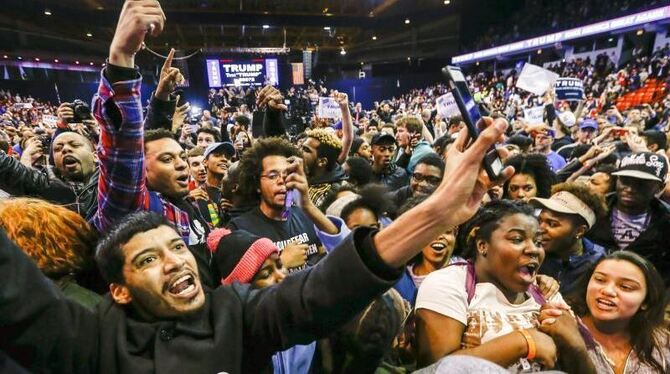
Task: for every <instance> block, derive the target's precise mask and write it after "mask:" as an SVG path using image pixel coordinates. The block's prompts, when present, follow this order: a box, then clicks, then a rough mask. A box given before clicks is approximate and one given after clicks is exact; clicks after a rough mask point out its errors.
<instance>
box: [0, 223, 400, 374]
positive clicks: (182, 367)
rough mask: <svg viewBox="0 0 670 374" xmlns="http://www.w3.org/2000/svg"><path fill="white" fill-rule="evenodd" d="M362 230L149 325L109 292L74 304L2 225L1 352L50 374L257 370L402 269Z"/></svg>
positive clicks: (348, 311) (347, 314)
mask: <svg viewBox="0 0 670 374" xmlns="http://www.w3.org/2000/svg"><path fill="white" fill-rule="evenodd" d="M374 233H375V231H374V230H372V229H369V228H361V229H358V230H356V231H354V233H352V234H351V235H349V236H348V238H347V239H346V240H345V241H344V242H342V243H341V244H340V245H339V246H338V247H337V248H336V249H334V250H333V251H332V252H331V253H330V254H329V255H328V256H327V257H326V258H325V259H324V260H323V261H321V262H320V263H318V264H317V265H316V266H314V267H312V268H310V269H307V270H304V271H300V272H297V273H295V274H293V275H291V276H289V277H287V278H286V279H285V280H284V281H283V282H282V283H280V284H279V285H277V286H273V287H269V288H265V289H261V290H252V289H251V288H250V287H249V286H248V285H240V284H234V285H233V286H222V287H219V288H217V289H216V290H214V291H212V292H208V293H207V294H206V300H207V301H206V303H205V305H204V306H203V308H202V309H201V310H200V311H199V312H197V314H196V315H194V316H191V317H190V318H185V319H181V320H172V321H169V320H164V321H159V322H145V321H142V320H139V319H137V318H134V317H133V315H132V313H131V312H130V311H128V310H126V309H124V308H123V307H121V306H120V305H118V304H115V303H114V302H113V301H112V299H111V297H110V296H106V298H105V300H104V301H103V302H102V303H101V304H99V305H98V307H97V309H96V311H95V312H90V311H88V310H87V309H86V308H84V307H82V306H80V305H78V304H76V303H74V302H72V301H69V300H67V299H66V298H65V297H64V296H63V295H62V293H61V292H60V291H59V290H58V289H57V288H56V287H55V286H54V285H53V283H51V282H49V281H48V280H47V279H46V278H45V277H44V276H43V275H42V273H41V272H40V271H39V269H38V268H37V267H36V266H35V264H34V262H33V261H31V260H30V259H29V258H28V257H27V256H26V255H25V254H24V253H23V252H22V251H21V250H20V249H19V248H18V247H16V246H15V245H14V244H13V243H11V242H10V241H9V240H8V238H7V236H6V235H5V233H4V231H1V230H0V273H1V274H3V275H4V277H5V279H4V280H3V282H0V352H1V351H4V352H7V353H8V355H9V356H10V357H11V358H13V359H16V360H17V361H19V362H20V363H22V364H24V365H26V363H27V364H29V366H27V367H28V368H30V369H31V370H32V371H33V372H46V373H133V374H143V373H220V372H226V373H231V374H232V373H256V372H259V371H260V370H262V369H263V368H265V367H266V366H268V364H269V363H270V357H271V355H272V354H273V353H274V352H276V351H280V350H284V349H286V348H288V347H291V346H293V345H296V344H306V343H308V342H311V341H314V340H316V339H317V338H319V337H324V336H326V335H328V334H329V333H332V332H334V331H335V330H336V329H337V328H338V327H339V326H341V325H342V324H343V323H345V322H347V321H348V320H349V319H351V318H352V317H353V316H354V315H355V314H356V313H358V312H360V311H361V310H362V309H363V308H364V307H365V305H367V304H368V303H369V302H370V301H371V300H372V299H373V298H374V297H376V296H378V295H380V294H381V293H382V292H384V291H385V290H387V289H388V288H390V287H391V286H392V285H393V284H394V283H395V282H396V281H397V280H398V278H399V277H400V274H401V271H402V269H392V268H389V267H388V266H387V265H386V264H385V263H384V262H383V261H382V260H381V258H379V256H378V254H377V252H376V250H375V248H374V244H373V241H372V238H373V235H374Z"/></svg>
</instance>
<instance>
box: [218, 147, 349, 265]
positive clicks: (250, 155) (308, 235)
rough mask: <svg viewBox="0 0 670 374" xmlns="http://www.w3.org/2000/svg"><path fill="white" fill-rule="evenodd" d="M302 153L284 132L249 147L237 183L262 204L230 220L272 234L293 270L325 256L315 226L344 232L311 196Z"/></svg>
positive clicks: (235, 226)
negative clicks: (284, 138) (277, 136)
mask: <svg viewBox="0 0 670 374" xmlns="http://www.w3.org/2000/svg"><path fill="white" fill-rule="evenodd" d="M299 157H300V151H299V150H298V149H297V148H295V147H294V146H293V145H292V144H291V143H289V142H287V141H286V140H283V139H280V138H267V139H262V140H259V141H258V142H256V143H255V144H254V145H253V146H252V147H251V148H249V149H248V150H247V151H246V152H245V153H244V155H243V156H242V158H241V160H240V164H239V169H240V181H239V189H240V193H241V194H243V195H244V197H245V200H247V201H258V207H257V208H254V209H252V210H250V211H248V212H247V213H244V214H242V215H241V216H239V217H236V218H234V219H233V220H232V221H231V222H230V228H231V229H233V230H246V231H248V232H251V233H252V234H255V235H258V236H260V237H265V238H268V239H270V240H272V241H273V242H274V243H275V245H277V247H279V249H280V250H282V252H281V255H280V257H281V260H282V262H283V263H284V266H285V267H286V268H288V269H289V271H291V270H299V269H303V268H305V267H306V266H312V265H314V264H316V263H317V262H318V261H319V260H320V259H321V258H322V257H323V255H324V254H325V252H324V250H323V246H322V245H321V241H320V240H319V237H318V236H317V230H319V231H321V232H322V233H323V234H326V235H337V234H339V233H340V230H339V227H337V226H336V225H335V224H334V223H333V222H331V221H330V220H329V219H328V218H327V217H326V216H325V215H324V214H323V213H321V211H320V210H319V209H318V208H317V207H316V206H315V205H314V203H313V202H312V201H311V200H310V198H309V194H308V188H309V186H308V183H307V177H306V176H305V170H304V166H303V161H302V159H300V158H299ZM287 199H288V200H289V204H287ZM291 200H292V204H291ZM294 204H295V205H294ZM287 205H289V207H288V208H287V207H286V206H287ZM296 205H297V206H296Z"/></svg>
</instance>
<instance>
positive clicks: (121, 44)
mask: <svg viewBox="0 0 670 374" xmlns="http://www.w3.org/2000/svg"><path fill="white" fill-rule="evenodd" d="M164 24H165V13H163V9H162V8H161V5H160V3H158V1H157V0H126V2H125V3H124V4H123V9H122V10H121V15H120V16H119V22H118V23H117V25H116V31H115V32H114V39H112V44H111V46H110V47H109V63H110V64H112V65H116V66H121V67H126V68H134V67H135V54H136V53H137V52H138V51H139V50H140V48H141V47H142V43H143V42H144V38H145V36H146V34H147V33H148V34H150V35H151V36H154V37H155V36H158V35H159V34H160V33H161V32H163V25H164Z"/></svg>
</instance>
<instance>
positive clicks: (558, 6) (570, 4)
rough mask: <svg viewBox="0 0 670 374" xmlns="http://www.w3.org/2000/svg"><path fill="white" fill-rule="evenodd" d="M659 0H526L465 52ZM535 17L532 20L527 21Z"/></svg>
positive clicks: (622, 12)
mask: <svg viewBox="0 0 670 374" xmlns="http://www.w3.org/2000/svg"><path fill="white" fill-rule="evenodd" d="M662 4H663V1H660V0H614V1H611V0H586V1H583V0H582V1H579V0H574V1H572V0H571V1H563V2H561V3H557V2H554V1H547V0H531V1H525V2H524V6H523V7H522V8H521V9H517V10H515V11H514V12H513V13H512V14H511V15H510V17H500V18H499V19H498V20H497V22H494V23H493V24H492V25H490V26H489V27H488V29H486V32H484V33H482V34H481V37H479V39H477V40H476V41H475V42H474V43H473V44H472V45H468V46H465V48H464V49H465V50H466V51H475V50H480V49H486V48H491V47H495V46H499V45H501V44H506V43H511V42H514V41H517V40H520V39H526V38H529V37H534V36H540V35H544V34H550V33H553V32H558V31H562V30H567V29H570V28H573V27H579V26H584V25H587V24H590V23H595V22H598V21H604V20H607V19H611V18H614V17H620V16H622V15H626V14H632V13H635V12H640V11H642V10H645V9H651V8H655V7H659V6H661V5H662ZM528 20H533V22H528Z"/></svg>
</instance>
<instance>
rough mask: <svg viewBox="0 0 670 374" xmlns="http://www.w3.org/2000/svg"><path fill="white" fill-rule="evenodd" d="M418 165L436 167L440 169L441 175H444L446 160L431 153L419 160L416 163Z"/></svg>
mask: <svg viewBox="0 0 670 374" xmlns="http://www.w3.org/2000/svg"><path fill="white" fill-rule="evenodd" d="M416 164H417V165H420V164H424V165H429V166H435V167H436V168H438V169H440V174H442V175H444V167H445V165H444V160H443V159H442V157H440V156H438V154H437V153H429V154H427V155H425V156H423V157H421V158H420V159H419V161H417V163H416Z"/></svg>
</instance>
